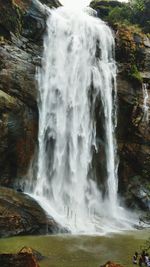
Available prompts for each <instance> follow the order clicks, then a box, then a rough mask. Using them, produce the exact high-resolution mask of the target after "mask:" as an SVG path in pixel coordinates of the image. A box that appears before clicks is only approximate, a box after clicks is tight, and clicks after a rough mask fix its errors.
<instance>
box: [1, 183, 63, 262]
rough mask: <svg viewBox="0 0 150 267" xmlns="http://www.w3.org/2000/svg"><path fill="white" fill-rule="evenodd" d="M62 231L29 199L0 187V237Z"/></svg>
mask: <svg viewBox="0 0 150 267" xmlns="http://www.w3.org/2000/svg"><path fill="white" fill-rule="evenodd" d="M64 231H66V230H65V229H63V228H61V227H60V226H59V225H58V224H57V223H56V222H55V221H54V220H53V219H52V218H50V217H47V216H46V214H45V212H44V211H43V209H42V208H41V207H40V206H39V204H38V203H37V202H36V201H35V200H33V199H32V198H31V197H29V196H27V195H25V194H23V193H18V192H15V191H14V190H12V189H8V188H3V187H0V237H8V236H17V235H30V234H32V235H34V234H36V235H37V234H48V233H58V232H64ZM0 266H2V265H0Z"/></svg>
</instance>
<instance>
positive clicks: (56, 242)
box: [0, 230, 150, 267]
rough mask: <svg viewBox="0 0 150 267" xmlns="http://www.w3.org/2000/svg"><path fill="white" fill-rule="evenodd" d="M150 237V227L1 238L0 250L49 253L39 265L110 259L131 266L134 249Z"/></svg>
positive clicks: (84, 264)
mask: <svg viewBox="0 0 150 267" xmlns="http://www.w3.org/2000/svg"><path fill="white" fill-rule="evenodd" d="M148 236H150V230H144V231H143V230H142V231H133V232H126V233H124V234H113V235H109V236H71V235H65V236H64V235H57V236H27V237H13V238H6V239H0V253H4V252H7V253H8V252H11V253H15V252H18V251H19V250H20V249H21V248H22V247H23V246H30V247H32V248H34V249H36V250H38V251H39V252H41V253H42V255H44V256H46V259H45V260H44V261H42V262H40V267H56V266H57V267H99V265H100V264H102V263H105V262H106V261H107V260H113V261H115V262H117V263H120V264H122V265H123V266H124V267H131V266H133V265H132V260H131V259H132V255H133V254H134V251H135V250H137V251H140V249H141V247H142V246H143V245H144V242H145V240H146V238H148Z"/></svg>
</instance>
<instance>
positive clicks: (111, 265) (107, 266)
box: [100, 261, 123, 267]
mask: <svg viewBox="0 0 150 267" xmlns="http://www.w3.org/2000/svg"><path fill="white" fill-rule="evenodd" d="M100 267H123V266H122V265H120V264H117V263H114V262H111V261H108V262H106V263H105V264H104V265H101V266H100Z"/></svg>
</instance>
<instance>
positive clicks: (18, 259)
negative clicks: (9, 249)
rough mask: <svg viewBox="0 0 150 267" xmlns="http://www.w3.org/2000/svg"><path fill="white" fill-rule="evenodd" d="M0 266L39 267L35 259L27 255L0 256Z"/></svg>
mask: <svg viewBox="0 0 150 267" xmlns="http://www.w3.org/2000/svg"><path fill="white" fill-rule="evenodd" d="M0 266H3V267H8V266H9V267H27V266H28V267H39V264H38V263H37V261H36V260H35V258H34V257H33V256H32V255H30V254H28V253H21V254H0Z"/></svg>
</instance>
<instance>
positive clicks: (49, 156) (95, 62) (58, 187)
mask: <svg viewBox="0 0 150 267" xmlns="http://www.w3.org/2000/svg"><path fill="white" fill-rule="evenodd" d="M88 13H89V14H90V13H91V14H92V12H88ZM88 13H87V12H82V11H80V12H79V11H78V13H76V12H75V11H74V12H73V11H71V10H67V9H65V8H63V7H61V8H58V9H57V10H50V11H49V17H48V19H47V34H46V36H45V38H44V53H43V60H42V67H41V68H39V69H38V73H37V79H38V86H39V103H38V104H39V154H38V172H37V180H36V184H35V186H34V192H33V193H34V196H35V197H36V199H38V200H39V201H40V203H41V205H42V206H43V207H44V208H45V209H46V210H47V212H48V213H50V214H51V215H52V216H54V218H55V219H56V220H57V221H59V222H60V223H61V224H63V225H64V226H66V227H68V228H69V229H71V231H73V232H92V233H95V232H99V233H101V232H102V233H104V232H107V231H113V230H115V231H116V229H119V228H122V227H125V224H124V225H123V226H122V225H121V217H120V216H121V212H122V209H121V207H119V204H118V200H117V190H118V179H117V160H116V159H117V155H116V141H115V126H116V102H117V101H116V63H115V60H114V38H113V34H112V31H111V30H110V28H109V27H108V26H107V25H106V24H105V23H104V22H103V21H102V20H100V19H98V18H96V17H93V16H91V15H89V14H88ZM98 99H101V105H102V108H103V113H104V128H105V154H106V170H107V194H106V196H105V198H103V197H102V192H101V191H100V189H99V188H98V185H97V182H96V180H95V178H94V174H93V172H92V158H93V151H94V150H95V151H96V150H97V144H96V122H95V105H96V101H97V100H98ZM97 179H98V177H97Z"/></svg>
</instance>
